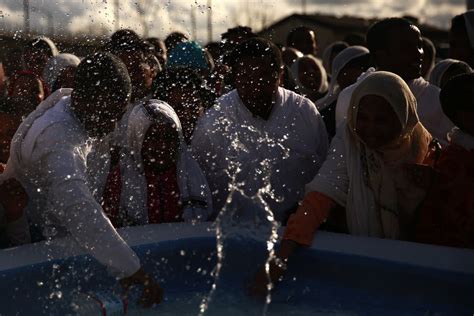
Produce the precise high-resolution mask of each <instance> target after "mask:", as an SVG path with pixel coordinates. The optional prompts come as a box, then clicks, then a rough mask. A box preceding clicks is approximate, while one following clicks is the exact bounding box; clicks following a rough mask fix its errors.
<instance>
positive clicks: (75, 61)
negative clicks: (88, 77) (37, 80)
mask: <svg viewBox="0 0 474 316" xmlns="http://www.w3.org/2000/svg"><path fill="white" fill-rule="evenodd" d="M80 62H81V60H80V59H79V58H78V57H77V56H76V55H73V54H66V53H64V54H59V55H56V56H54V57H51V58H50V59H49V60H48V63H47V64H46V66H45V67H44V69H43V79H44V82H45V83H46V85H47V86H48V88H49V89H50V90H51V89H52V88H53V85H54V83H55V81H56V79H57V78H58V77H59V76H60V75H61V73H62V72H63V71H64V70H66V69H67V68H69V67H71V66H74V67H77V66H78V65H79V63H80Z"/></svg>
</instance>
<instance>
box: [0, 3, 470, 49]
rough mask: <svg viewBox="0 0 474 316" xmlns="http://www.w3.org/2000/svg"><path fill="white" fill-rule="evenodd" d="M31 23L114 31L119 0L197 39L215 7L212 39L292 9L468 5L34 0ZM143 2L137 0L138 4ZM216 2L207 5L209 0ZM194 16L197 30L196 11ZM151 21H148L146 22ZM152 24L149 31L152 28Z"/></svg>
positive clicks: (440, 13)
mask: <svg viewBox="0 0 474 316" xmlns="http://www.w3.org/2000/svg"><path fill="white" fill-rule="evenodd" d="M29 2H30V24H31V29H32V30H34V31H36V32H39V33H47V34H50V33H51V32H54V33H55V34H70V33H73V34H80V33H82V34H90V35H91V36H95V35H100V34H110V33H112V32H113V31H115V28H116V23H115V15H114V12H115V11H114V8H115V3H116V2H118V3H119V26H120V27H122V28H132V29H134V30H136V31H137V32H138V33H141V34H143V33H144V32H145V33H146V32H148V35H149V36H158V37H163V38H164V37H165V36H166V34H168V33H170V32H171V31H175V30H177V31H183V32H185V33H188V34H189V35H190V36H191V37H193V35H196V38H197V40H199V41H201V42H206V41H207V38H208V32H207V19H208V13H209V11H212V32H213V39H214V40H217V39H219V35H220V34H221V33H223V32H224V31H225V30H226V29H227V28H229V27H233V26H235V25H238V24H241V25H249V26H251V27H253V28H254V30H256V31H258V30H260V29H261V28H262V27H263V26H266V25H269V24H271V23H272V22H275V21H277V20H279V19H281V18H283V17H285V16H287V15H290V14H292V13H302V12H303V3H305V9H306V12H307V13H325V14H333V15H337V16H341V15H354V13H357V14H355V15H357V16H362V17H375V16H377V17H387V16H401V15H404V14H410V15H415V16H418V17H419V18H420V20H421V21H422V22H427V23H430V24H433V25H435V26H438V27H441V28H448V27H449V23H450V19H451V18H452V17H453V16H454V15H456V14H459V13H462V12H464V11H465V8H466V0H306V1H304V0H29ZM137 3H138V5H137ZM209 3H210V4H211V7H210V8H209V7H208V4H209ZM193 15H194V20H195V25H196V28H195V32H193V29H194V28H193V27H192V23H191V21H192V19H193V18H192V16H193ZM143 25H146V26H147V27H145V28H144V27H143ZM22 29H23V1H22V0H0V30H5V31H16V30H22ZM147 30H148V31H147Z"/></svg>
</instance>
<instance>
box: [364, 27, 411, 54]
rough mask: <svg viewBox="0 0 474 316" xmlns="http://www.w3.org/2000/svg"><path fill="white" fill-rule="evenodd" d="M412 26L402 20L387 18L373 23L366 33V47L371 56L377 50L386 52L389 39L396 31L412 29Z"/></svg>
mask: <svg viewBox="0 0 474 316" xmlns="http://www.w3.org/2000/svg"><path fill="white" fill-rule="evenodd" d="M412 26H414V24H413V23H412V22H410V21H408V20H407V19H404V18H387V19H383V20H381V21H378V22H375V23H374V24H373V25H372V26H371V27H370V28H369V30H368V31H367V35H366V41H367V47H368V49H369V51H370V53H371V54H375V53H376V52H377V51H379V50H387V49H388V48H389V47H388V45H389V42H390V37H391V35H392V34H393V32H396V31H397V29H400V28H405V27H412Z"/></svg>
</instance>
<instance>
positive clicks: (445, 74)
mask: <svg viewBox="0 0 474 316" xmlns="http://www.w3.org/2000/svg"><path fill="white" fill-rule="evenodd" d="M471 72H472V69H471V67H469V65H468V64H466V63H465V62H463V61H460V60H456V59H451V58H448V59H444V60H442V61H440V62H439V63H437V64H436V65H435V66H434V68H433V70H432V71H431V75H430V83H431V84H433V85H435V86H437V87H439V88H443V86H444V85H445V84H446V82H448V80H449V79H451V78H453V77H455V76H457V75H460V74H465V73H471Z"/></svg>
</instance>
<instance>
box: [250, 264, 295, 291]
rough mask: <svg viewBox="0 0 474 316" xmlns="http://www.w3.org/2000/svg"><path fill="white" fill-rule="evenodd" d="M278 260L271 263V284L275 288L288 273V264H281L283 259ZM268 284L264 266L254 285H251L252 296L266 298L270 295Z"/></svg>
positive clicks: (258, 273)
mask: <svg viewBox="0 0 474 316" xmlns="http://www.w3.org/2000/svg"><path fill="white" fill-rule="evenodd" d="M278 259H279V260H277V261H275V260H272V261H270V266H269V268H270V282H271V283H272V287H275V285H276V284H277V283H278V282H279V281H280V280H281V279H282V277H283V275H284V274H285V271H286V263H284V264H281V263H280V261H282V259H280V258H278ZM277 262H278V263H277ZM268 282H269V280H268V274H267V272H266V271H265V265H263V266H262V267H261V268H260V269H259V270H258V272H257V273H256V274H255V277H254V279H253V283H252V284H251V285H250V289H249V290H250V294H251V295H254V296H259V297H265V296H266V295H267V294H268Z"/></svg>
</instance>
